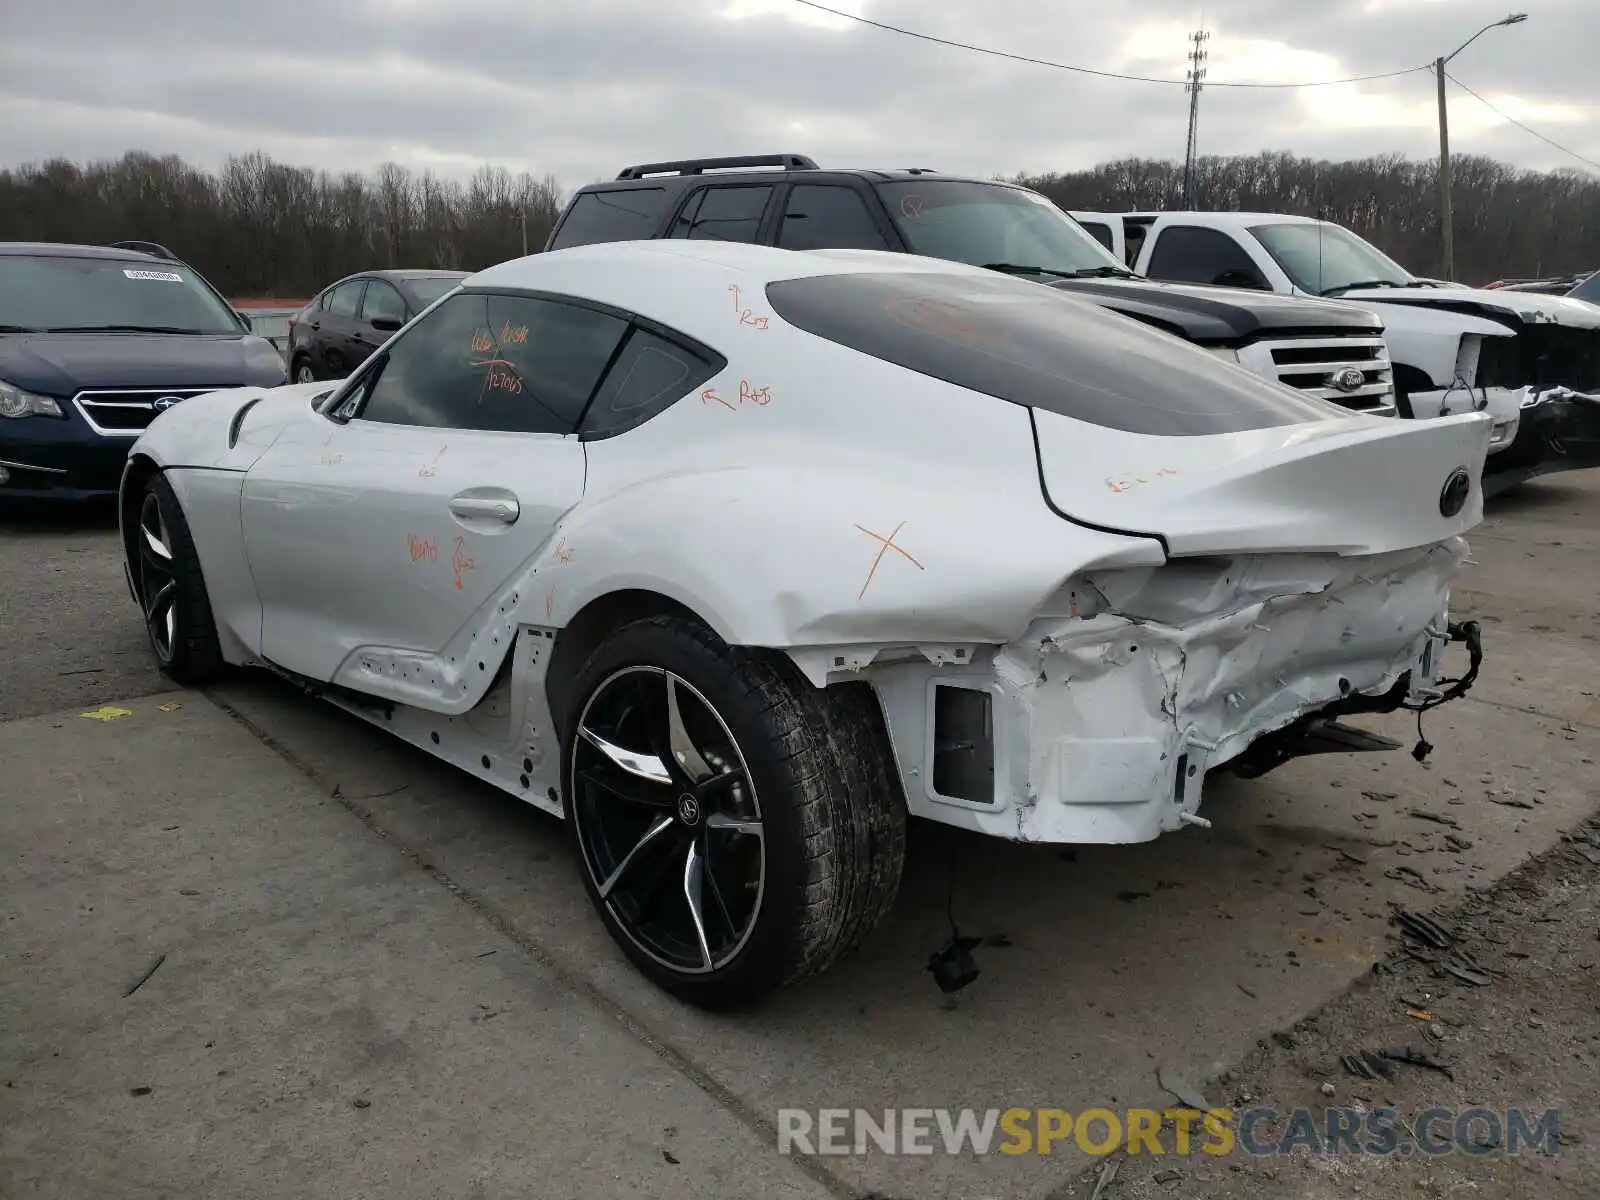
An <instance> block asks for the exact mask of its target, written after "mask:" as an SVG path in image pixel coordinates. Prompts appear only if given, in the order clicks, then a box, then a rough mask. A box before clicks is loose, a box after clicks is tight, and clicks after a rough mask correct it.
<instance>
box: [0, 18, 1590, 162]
mask: <svg viewBox="0 0 1600 1200" xmlns="http://www.w3.org/2000/svg"><path fill="white" fill-rule="evenodd" d="M1526 3H1527V7H1528V10H1529V13H1530V16H1529V19H1528V20H1527V21H1526V22H1524V23H1523V24H1520V25H1517V26H1513V27H1509V28H1501V29H1494V30H1491V31H1490V32H1489V33H1487V34H1485V35H1484V36H1483V37H1482V38H1480V39H1479V40H1478V41H1477V42H1476V43H1474V44H1473V46H1472V47H1471V48H1470V49H1468V50H1467V51H1466V52H1465V53H1464V54H1462V55H1461V56H1460V57H1459V58H1457V59H1456V60H1455V61H1454V62H1453V63H1452V64H1451V68H1450V69H1451V73H1452V74H1454V75H1456V76H1457V77H1458V78H1459V79H1461V80H1462V82H1464V83H1466V84H1468V85H1469V86H1471V87H1472V88H1473V89H1475V90H1476V91H1478V92H1479V93H1481V94H1483V95H1484V96H1486V97H1487V98H1488V99H1490V100H1491V101H1492V102H1493V103H1494V104H1495V105H1496V106H1498V107H1499V108H1500V109H1502V110H1503V111H1504V112H1506V113H1509V114H1510V115H1511V116H1513V117H1516V118H1517V119H1518V120H1520V121H1522V122H1523V123H1525V124H1527V125H1530V126H1531V127H1533V128H1534V129H1537V130H1539V131H1540V132H1542V133H1544V134H1545V135H1546V136H1547V137H1550V138H1553V139H1554V140H1555V141H1557V142H1560V143H1563V144H1564V145H1566V146H1568V147H1570V148H1571V149H1573V150H1576V151H1577V152H1579V153H1580V154H1583V155H1585V156H1586V157H1588V158H1590V159H1594V160H1596V161H1597V162H1600V64H1597V62H1596V49H1597V47H1600V0H1526ZM829 6H830V7H833V8H837V9H840V10H845V11H849V12H852V13H856V14H858V15H861V16H865V17H869V18H871V19H873V20H877V21H882V22H887V23H891V24H896V25H903V26H906V27H909V28H913V29H916V30H918V31H921V32H924V33H927V34H930V35H934V36H937V37H943V38H948V39H952V40H959V41H965V42H971V43H977V44H981V45H985V46H990V47H993V48H996V49H1000V50H1007V51H1011V52H1014V53H1020V54H1025V55H1030V56H1036V57H1042V58H1048V59H1053V60H1056V61H1062V62H1068V63H1073V64H1080V65H1084V66H1090V67H1095V68H1098V69H1101V70H1110V71H1119V72H1126V73H1133V74H1141V75H1154V76H1160V77H1165V78H1175V79H1182V77H1183V72H1184V68H1185V66H1186V62H1185V58H1184V56H1185V53H1186V52H1187V50H1188V44H1187V41H1186V38H1187V35H1188V33H1189V31H1190V30H1192V29H1194V28H1195V27H1196V26H1197V24H1198V23H1199V22H1200V21H1201V20H1202V17H1203V20H1204V22H1205V26H1206V28H1208V29H1209V30H1210V31H1211V40H1210V43H1209V50H1210V61H1209V63H1208V64H1207V68H1208V70H1209V73H1210V76H1209V77H1210V79H1211V80H1212V81H1219V82H1220V81H1226V80H1238V81H1295V80H1323V79H1336V78H1341V77H1345V76H1350V75H1364V74H1370V73H1374V72H1380V71H1387V70H1393V69H1399V68H1404V67H1408V66H1414V65H1416V64H1419V63H1422V62H1425V61H1428V60H1431V59H1432V58H1433V57H1434V56H1436V55H1439V54H1447V53H1449V52H1450V51H1451V50H1453V49H1454V48H1455V47H1456V46H1457V45H1458V44H1460V43H1461V42H1462V41H1464V40H1465V39H1466V38H1467V37H1469V36H1470V35H1471V34H1472V33H1473V32H1474V31H1475V30H1476V29H1478V28H1479V27H1480V26H1481V25H1483V24H1485V23H1486V22H1488V21H1492V20H1497V19H1499V18H1500V17H1502V16H1504V15H1506V11H1507V10H1506V7H1505V5H1504V2H1503V0H1484V2H1480V0H1205V3H1204V5H1203V6H1202V5H1201V4H1199V3H1195V2H1193V0H955V2H953V3H952V2H951V0H829ZM312 14H316V15H312ZM1452 90H1453V89H1452ZM1185 120H1186V97H1185V95H1184V92H1183V89H1182V88H1181V87H1170V86H1160V85H1156V84H1147V83H1126V82H1118V81H1112V80H1103V79H1094V78H1090V77H1086V76H1083V75H1077V74H1072V73H1069V72H1066V71H1060V70H1053V69H1048V68H1044V67H1036V66H1029V65H1025V64H1021V63H1016V62H1009V61H1005V60H1002V59H997V58H993V57H987V56H984V55H979V54H973V53H969V52H964V51H961V50H955V49H950V48H947V47H944V46H938V45H930V44H928V43H925V42H918V41H915V40H912V39H909V38H905V37H901V36H899V35H897V34H893V33H888V32H884V31H882V30H879V29H874V28H872V27H870V26H866V25H862V24H859V23H856V22H850V21H841V20H838V19H837V18H832V17H827V16H824V15H821V14H818V13H817V12H815V11H814V10H811V9H808V8H806V7H804V6H803V5H801V4H798V3H795V0H254V2H246V0H145V2H144V3H142V4H136V3H134V2H133V0H0V164H5V165H13V164H16V163H20V162H28V161H36V160H39V159H43V158H46V157H51V156H66V157H69V158H74V159H80V160H81V159H85V158H95V157H105V156H116V155H120V154H121V153H123V152H124V151H126V150H129V149H134V148H137V149H143V150H149V151H153V152H157V153H175V154H180V155H183V156H184V157H186V158H188V159H189V160H191V161H192V162H195V163H197V164H200V165H204V166H216V165H217V164H219V163H220V162H221V161H222V160H223V159H224V158H226V157H227V156H228V155H229V154H234V153H241V152H246V151H251V150H263V151H266V152H267V153H268V154H270V155H272V156H273V157H274V158H277V159H280V160H283V161H287V162H293V163H296V164H303V165H309V166H315V167H327V168H333V169H361V168H367V167H370V166H372V165H374V164H376V163H378V162H380V161H383V160H385V159H393V160H395V161H398V162H402V163H405V164H406V165H408V166H412V167H418V168H422V167H429V168H432V169H434V170H436V171H438V172H440V173H443V174H448V175H452V176H458V177H459V176H465V175H466V174H469V173H470V172H471V171H472V170H473V169H474V168H475V167H477V166H478V165H480V164H482V163H484V162H494V163H498V164H502V165H505V166H508V167H511V168H513V169H517V170H521V169H528V170H531V171H533V172H535V173H536V174H539V175H543V174H545V173H547V172H548V173H551V174H553V175H555V176H556V178H557V179H558V180H559V181H560V183H561V184H562V185H563V186H564V187H568V188H570V187H574V186H578V185H580V184H583V183H587V182H590V181H592V180H595V179H599V178H609V177H611V176H613V175H615V174H616V172H617V170H618V169H619V168H620V167H622V166H624V165H626V164H627V163H630V162H639V161H648V160H652V159H662V158H673V157H682V156H692V155H717V154H737V153H759V152H762V151H777V150H784V151H796V152H801V153H807V154H810V155H812V156H813V157H814V158H816V159H818V160H819V161H821V162H823V163H824V164H838V165H861V166H873V165H876V166H934V167H939V168H941V169H944V170H952V171H962V172H971V173H977V174H983V175H989V174H995V173H1004V174H1011V173H1014V172H1016V171H1029V172H1040V171H1047V170H1070V169H1073V168H1079V167H1084V166H1088V165H1091V164H1093V163H1096V162H1100V161H1104V160H1106V159H1109V158H1113V157H1120V156H1129V155H1140V156H1148V157H1168V158H1178V157H1181V156H1182V154H1183V144H1184V133H1185ZM1450 121H1451V131H1452V139H1451V145H1452V149H1453V150H1455V151H1456V152H1457V153H1476V154H1488V155H1493V156H1494V157H1496V158H1500V159H1502V160H1505V161H1508V162H1512V163H1516V164H1518V165H1522V166H1527V167H1535V168H1553V167H1558V166H1577V165H1579V164H1576V163H1574V162H1573V160H1571V159H1569V158H1566V157H1565V156H1563V155H1562V154H1561V153H1560V152H1558V151H1556V150H1554V149H1552V148H1550V147H1549V146H1547V145H1545V144H1543V143H1541V142H1540V141H1539V140H1537V139H1536V138H1534V137H1532V136H1530V135H1529V134H1527V133H1525V132H1523V131H1521V130H1519V129H1517V128H1515V127H1513V126H1510V125H1507V124H1506V123H1505V122H1504V120H1503V119H1502V118H1501V117H1499V116H1496V115H1495V114H1494V113H1493V112H1491V111H1489V110H1488V109H1486V108H1484V107H1483V106H1482V105H1481V104H1480V103H1479V102H1478V101H1477V100H1475V99H1473V98H1472V97H1470V96H1467V95H1465V94H1462V93H1454V96H1453V99H1452V102H1451V108H1450ZM1437 139H1438V133H1437V119H1436V109H1435V93H1434V83H1433V79H1432V76H1431V75H1430V74H1428V73H1420V72H1419V73H1415V74H1411V75H1407V76H1404V77H1402V78H1399V79H1389V80H1383V81H1380V82H1373V83H1363V84H1353V85H1345V86H1339V87H1326V88H1305V89H1298V90H1295V91H1266V90H1255V89H1243V88H1241V89H1228V88H1221V87H1215V88H1210V89H1208V90H1207V91H1206V92H1205V93H1204V94H1203V96H1202V98H1201V119H1200V151H1201V153H1203V154H1231V153H1250V152H1254V151H1259V150H1267V149H1271V150H1288V151H1292V152H1295V153H1297V154H1305V155H1315V156H1322V157H1329V158H1345V157H1360V156H1365V155H1370V154H1380V153H1388V152H1396V151H1398V152H1401V153H1405V154H1409V155H1413V156H1418V157H1422V156H1430V155H1433V154H1436V153H1437V147H1438V140H1437Z"/></svg>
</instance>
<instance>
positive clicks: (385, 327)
mask: <svg viewBox="0 0 1600 1200" xmlns="http://www.w3.org/2000/svg"><path fill="white" fill-rule="evenodd" d="M404 324H405V322H404V321H402V320H401V319H400V318H399V317H373V318H372V327H373V328H374V329H376V330H378V331H379V332H380V333H393V332H394V331H395V330H397V329H399V328H400V326H402V325H404Z"/></svg>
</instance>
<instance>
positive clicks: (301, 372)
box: [294, 358, 317, 383]
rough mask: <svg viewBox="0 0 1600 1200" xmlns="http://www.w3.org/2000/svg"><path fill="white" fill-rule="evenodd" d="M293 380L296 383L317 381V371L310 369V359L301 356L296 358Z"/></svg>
mask: <svg viewBox="0 0 1600 1200" xmlns="http://www.w3.org/2000/svg"><path fill="white" fill-rule="evenodd" d="M294 381H295V382H296V383H315V382H316V381H317V373H316V371H315V370H313V369H312V367H311V360H310V359H309V358H301V359H298V360H296V362H295V365H294Z"/></svg>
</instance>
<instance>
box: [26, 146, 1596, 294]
mask: <svg viewBox="0 0 1600 1200" xmlns="http://www.w3.org/2000/svg"><path fill="white" fill-rule="evenodd" d="M1437 179H1438V166H1437V164H1436V163H1434V162H1432V161H1412V160H1408V159H1405V158H1402V157H1400V156H1398V155H1386V156H1381V157H1376V158H1366V159H1360V160H1357V161H1352V162H1327V161H1322V160H1317V159H1309V158H1299V157H1296V156H1295V155H1292V154H1286V153H1281V152H1268V153H1263V154H1253V155H1246V156H1238V157H1233V158H1217V157H1211V158H1202V159H1200V160H1199V161H1198V162H1197V163H1196V164H1195V177H1194V186H1195V203H1196V206H1197V207H1199V208H1202V209H1235V210H1246V211H1249V210H1256V211H1265V212H1283V213H1301V214H1305V215H1308V216H1321V217H1324V218H1326V219H1327V220H1330V221H1336V222H1338V223H1339V224H1341V225H1347V226H1349V227H1350V228H1351V229H1354V230H1355V231H1356V232H1358V233H1360V234H1362V235H1363V236H1364V237H1367V238H1369V239H1371V240H1372V241H1373V242H1374V243H1376V244H1377V245H1378V246H1379V247H1381V248H1382V249H1384V250H1385V251H1387V252H1388V253H1389V254H1390V255H1392V256H1393V257H1394V258H1396V259H1397V260H1399V261H1400V262H1401V263H1403V264H1404V265H1406V266H1407V267H1409V268H1410V269H1411V270H1413V271H1416V272H1418V273H1419V274H1425V275H1426V274H1436V273H1437V271H1438V267H1439V252H1438V241H1439V238H1438V226H1437V210H1436V208H1435V204H1434V197H1435V195H1436V190H1437V189H1436V183H1437ZM1019 182H1022V183H1026V184H1028V185H1030V186H1032V187H1035V188H1037V189H1039V190H1040V191H1042V192H1044V193H1045V194H1046V195H1048V196H1049V197H1050V198H1051V199H1053V200H1055V201H1056V202H1057V203H1059V204H1061V205H1062V206H1063V207H1064V208H1078V209H1110V210H1113V211H1116V210H1127V209H1141V208H1142V209H1165V208H1175V207H1177V206H1178V204H1179V203H1180V202H1181V200H1182V193H1183V166H1182V164H1181V163H1176V162H1164V161H1159V160H1155V159H1142V158H1126V159H1119V160H1117V161H1115V162H1108V163H1103V164H1101V165H1100V166H1097V167H1094V168H1093V169H1091V170H1087V171H1075V172H1069V173H1066V174H1048V175H1044V176H1039V177H1035V178H1022V177H1019ZM1453 190H1454V197H1455V220H1456V228H1455V234H1456V263H1457V267H1458V272H1459V274H1460V276H1461V278H1462V279H1464V280H1473V281H1477V282H1487V281H1488V280H1490V279H1494V278H1498V277H1503V276H1510V275H1536V274H1540V273H1549V274H1554V273H1557V272H1566V271H1572V272H1576V271H1582V270H1589V269H1593V268H1595V267H1600V179H1595V178H1594V177H1592V176H1587V175H1583V174H1580V173H1578V172H1576V171H1555V172H1550V173H1543V172H1538V171H1524V170H1519V169H1517V168H1514V167H1509V166H1506V165H1505V164H1503V163H1498V162H1495V161H1493V160H1491V159H1486V158H1475V157H1471V156H1467V157H1463V158H1458V159H1456V160H1455V162H1454V189H1453ZM561 204H562V194H561V188H560V186H559V185H558V184H557V182H556V180H555V179H554V178H553V177H552V176H549V175H545V176H543V177H542V178H537V179H536V178H535V177H534V176H532V175H530V174H527V173H523V174H519V175H513V174H512V173H511V172H509V171H507V170H506V169H505V168H504V167H498V166H485V167H483V168H481V169H479V170H478V171H477V172H476V173H475V174H474V175H473V176H472V178H471V179H470V180H468V181H467V182H466V183H464V184H462V183H457V182H455V181H453V180H442V179H438V178H436V177H434V176H433V175H431V174H429V173H426V172H423V173H416V172H412V171H409V170H407V169H406V168H404V167H401V166H399V165H397V164H394V163H388V164H385V165H384V166H382V167H380V168H378V170H376V171H375V172H373V173H372V174H371V175H360V174H355V173H348V172H347V173H343V174H339V175H334V174H330V173H328V172H326V171H321V172H318V171H311V170H308V169H306V168H302V167H291V166H287V165H285V164H282V163H276V162H273V161H272V160H271V159H270V158H268V157H267V156H266V155H264V154H260V153H255V154H245V155H240V156H238V157H235V158H231V159H229V160H228V161H227V162H226V163H224V164H223V166H222V169H221V170H220V171H217V172H215V173H212V172H207V171H202V170H199V169H197V168H195V167H192V166H190V165H188V164H187V163H185V162H183V161H182V160H181V159H178V158H176V157H171V156H169V157H164V158H158V157H156V156H154V155H150V154H145V153H142V152H138V151H134V152H131V153H129V154H126V155H124V156H123V157H122V158H121V159H117V160H111V161H104V162H93V163H87V164H77V163H72V162H67V161H65V160H62V159H53V160H50V161H48V162H43V163H34V164H28V165H25V166H21V167H15V168H12V169H9V170H0V231H3V233H4V236H5V237H7V238H10V239H15V240H22V241H27V240H36V241H56V242H109V241H116V240H119V239H122V238H147V239H149V240H151V241H157V242H161V243H162V244H164V245H167V246H170V247H171V248H172V249H173V250H174V252H176V253H177V254H179V255H181V256H182V257H183V258H185V259H187V260H189V261H190V262H193V263H194V264H195V266H197V267H198V268H200V270H202V271H203V272H204V273H205V274H206V275H207V276H208V277H209V278H210V279H212V280H213V281H214V282H215V283H216V284H217V286H218V287H220V288H222V289H223V290H224V291H225V292H227V293H228V294H229V295H232V296H238V297H268V296H270V297H276V298H283V299H290V298H293V299H298V298H300V297H304V296H309V295H311V294H313V293H315V292H316V291H318V290H319V289H321V288H322V287H324V286H326V285H327V284H328V283H330V282H332V281H333V280H335V279H338V278H340V277H341V276H344V275H348V274H350V273H352V272H354V271H360V270H366V269H370V268H373V267H452V268H456V269H461V270H476V269H478V268H481V267H485V266H489V265H490V264H492V263H496V262H503V261H504V260H506V259H509V258H515V257H517V256H518V255H520V254H521V253H522V246H523V223H524V221H526V223H527V244H528V248H529V249H530V250H532V251H537V250H539V249H541V248H542V247H543V246H544V243H545V240H546V239H547V238H548V236H549V233H550V230H551V229H552V228H554V226H555V222H556V219H557V218H558V217H559V216H560V213H561Z"/></svg>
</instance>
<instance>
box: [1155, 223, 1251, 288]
mask: <svg viewBox="0 0 1600 1200" xmlns="http://www.w3.org/2000/svg"><path fill="white" fill-rule="evenodd" d="M1145 274H1147V275H1149V277H1150V278H1151V279H1170V280H1172V281H1173V282H1175V283H1209V284H1216V285H1218V286H1219V287H1248V288H1264V287H1266V286H1267V281H1266V280H1265V279H1263V278H1261V272H1260V271H1259V270H1257V268H1256V264H1255V263H1254V262H1253V261H1252V260H1251V258H1250V255H1249V254H1247V253H1246V252H1245V249H1244V247H1243V246H1241V245H1239V243H1238V242H1236V241H1234V240H1233V238H1231V237H1230V236H1228V235H1227V234H1226V233H1223V232H1221V231H1220V230H1216V229H1201V228H1199V227H1198V226H1194V225H1169V226H1167V228H1165V229H1163V230H1162V231H1161V232H1160V233H1159V234H1157V235H1156V248H1155V249H1154V250H1152V251H1151V252H1150V267H1149V270H1147V271H1146V272H1145Z"/></svg>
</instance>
